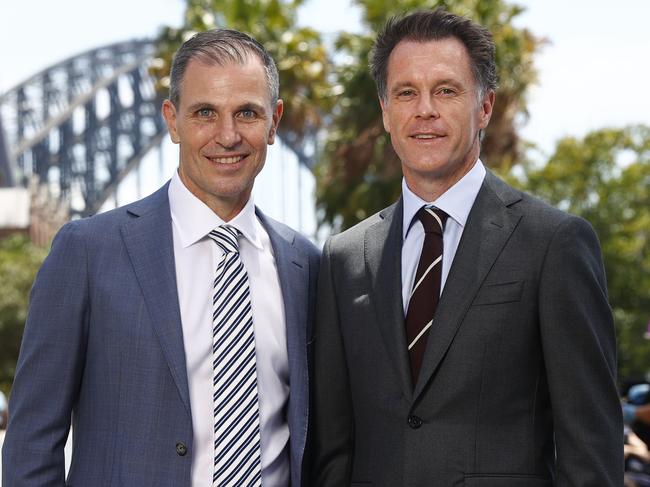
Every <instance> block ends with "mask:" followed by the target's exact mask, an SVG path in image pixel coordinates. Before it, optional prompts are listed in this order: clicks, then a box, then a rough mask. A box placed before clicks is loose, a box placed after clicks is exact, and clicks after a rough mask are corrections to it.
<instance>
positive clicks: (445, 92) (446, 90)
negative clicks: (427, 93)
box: [438, 87, 456, 96]
mask: <svg viewBox="0 0 650 487" xmlns="http://www.w3.org/2000/svg"><path fill="white" fill-rule="evenodd" d="M438 93H439V94H441V95H443V96H453V95H455V94H456V91H455V90H453V89H452V88H446V87H445V88H440V89H439V90H438Z"/></svg>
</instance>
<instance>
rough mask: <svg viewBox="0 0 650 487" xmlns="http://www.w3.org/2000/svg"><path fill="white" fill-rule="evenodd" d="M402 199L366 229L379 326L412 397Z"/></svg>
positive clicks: (372, 294)
mask: <svg viewBox="0 0 650 487" xmlns="http://www.w3.org/2000/svg"><path fill="white" fill-rule="evenodd" d="M402 214H403V209H402V199H401V198H400V200H399V201H398V202H397V203H396V204H395V205H393V206H391V207H389V208H386V209H385V210H384V211H382V212H381V213H380V218H381V220H379V221H378V222H377V223H375V224H374V225H372V226H371V227H369V228H368V229H367V230H366V234H365V242H364V249H365V259H366V274H367V276H368V279H369V281H370V285H369V289H370V290H371V292H370V299H371V301H372V302H373V303H374V307H375V311H376V313H375V316H376V318H377V326H378V328H379V331H380V332H381V336H382V338H383V340H384V345H385V346H386V350H387V351H388V356H389V357H390V360H391V361H392V362H393V365H394V367H395V369H396V370H397V374H398V377H399V379H400V382H401V384H402V390H403V392H404V396H405V397H407V398H409V399H410V398H411V395H412V389H413V388H412V385H411V383H412V381H411V372H410V369H409V358H408V353H407V350H406V336H405V332H404V307H403V305H402V259H401V255H402Z"/></svg>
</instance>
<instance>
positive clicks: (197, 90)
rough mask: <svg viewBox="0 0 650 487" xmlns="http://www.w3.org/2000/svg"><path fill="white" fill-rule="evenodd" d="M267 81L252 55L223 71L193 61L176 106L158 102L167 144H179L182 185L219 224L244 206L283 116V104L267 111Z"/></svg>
mask: <svg viewBox="0 0 650 487" xmlns="http://www.w3.org/2000/svg"><path fill="white" fill-rule="evenodd" d="M266 79H267V78H266V74H265V71H264V67H263V65H262V62H261V61H260V60H259V59H258V58H257V56H255V55H252V54H251V55H249V56H247V61H246V63H245V64H239V63H235V62H231V63H227V64H225V65H223V66H220V65H218V64H206V63H204V62H202V61H199V60H197V59H192V60H191V61H190V62H189V63H188V65H187V69H186V71H185V74H184V76H183V81H182V83H181V88H180V98H179V103H178V106H175V105H174V104H173V103H172V102H171V101H169V100H165V102H164V103H163V116H164V117H165V121H166V122H167V127H168V129H169V133H170V136H171V139H172V141H173V142H174V143H175V144H180V164H179V169H178V174H179V176H180V178H181V180H182V181H183V183H184V184H185V186H186V187H187V189H189V190H190V191H191V192H192V193H193V194H194V195H195V196H196V197H197V198H199V199H200V200H201V201H203V202H204V203H205V204H206V205H208V206H209V207H210V208H211V209H212V211H214V212H215V213H216V214H217V215H219V217H220V218H221V219H223V220H224V221H229V220H231V219H232V218H233V217H234V216H236V215H237V214H238V213H239V211H241V209H242V208H243V207H244V205H245V204H246V202H247V201H248V198H249V197H250V194H251V191H252V190H253V184H254V182H255V177H256V176H257V175H258V174H259V172H260V171H261V170H262V168H263V167H264V161H265V159H266V149H267V145H270V144H273V142H274V139H275V132H276V130H277V127H278V122H279V121H280V118H281V117H282V100H278V102H277V104H275V106H271V101H270V99H269V90H268V86H267V81H266Z"/></svg>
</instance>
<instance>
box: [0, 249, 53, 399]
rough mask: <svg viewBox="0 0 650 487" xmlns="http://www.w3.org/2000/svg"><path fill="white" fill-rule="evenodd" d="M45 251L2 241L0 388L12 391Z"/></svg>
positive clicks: (0, 272)
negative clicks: (32, 292) (31, 295)
mask: <svg viewBox="0 0 650 487" xmlns="http://www.w3.org/2000/svg"><path fill="white" fill-rule="evenodd" d="M45 254H46V251H45V250H43V249H41V248H38V247H36V246H34V245H32V244H31V243H29V241H28V240H27V238H25V237H22V236H12V237H8V238H5V239H2V240H0V389H2V390H3V391H4V392H5V393H8V392H9V389H10V388H11V383H12V382H13V377H14V371H15V367H16V361H17V360H18V351H19V349H20V340H21V337H22V335H23V327H24V325H25V318H26V317H27V301H28V296H29V290H30V288H31V286H32V282H33V281H34V276H35V275H36V271H37V270H38V268H39V266H40V265H41V263H42V262H43V259H44V258H45Z"/></svg>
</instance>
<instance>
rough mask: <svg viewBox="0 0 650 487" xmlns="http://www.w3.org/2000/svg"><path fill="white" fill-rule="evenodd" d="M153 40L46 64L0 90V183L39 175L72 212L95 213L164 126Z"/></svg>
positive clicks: (117, 45)
mask: <svg viewBox="0 0 650 487" xmlns="http://www.w3.org/2000/svg"><path fill="white" fill-rule="evenodd" d="M155 50H156V46H155V43H154V41H152V40H147V39H145V40H132V41H127V42H119V43H115V44H111V45H107V46H102V47H99V48H96V49H92V50H89V51H87V52H85V53H82V54H79V55H76V56H73V57H70V58H68V59H66V60H64V61H62V62H60V63H57V64H55V65H53V66H50V67H48V68H46V69H44V70H42V71H40V72H39V73H37V74H35V75H33V76H31V77H30V78H29V79H27V80H26V81H24V82H23V83H20V84H19V85H17V86H16V87H14V88H12V89H11V90H9V91H7V92H6V93H4V94H3V95H2V96H0V186H27V185H28V184H29V182H30V181H31V180H33V179H34V178H36V179H37V180H38V183H39V184H40V185H45V186H46V187H47V189H48V191H49V192H50V194H51V195H52V196H53V197H55V198H59V199H61V200H63V201H66V202H67V203H68V204H69V206H70V210H71V213H72V214H77V215H82V216H84V215H89V214H93V213H96V212H97V211H98V210H99V208H100V207H101V206H102V204H103V203H104V202H105V201H106V200H107V199H108V198H109V197H110V196H111V195H112V194H113V193H114V192H115V190H116V188H117V185H118V184H119V183H120V181H121V180H122V179H124V177H125V176H126V175H127V174H128V173H129V172H130V171H131V170H132V169H133V168H134V167H136V166H137V165H138V164H139V162H140V161H141V160H142V158H143V157H144V155H145V154H146V153H147V152H149V150H151V149H152V148H154V147H156V146H158V145H159V144H160V143H161V142H162V140H163V137H164V136H165V134H166V127H165V124H164V122H163V120H162V117H161V116H160V104H161V102H162V97H161V96H160V95H159V94H158V93H157V91H156V89H155V80H154V79H153V77H152V76H151V75H150V74H149V67H150V65H151V63H152V62H153V60H154V54H155Z"/></svg>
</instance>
